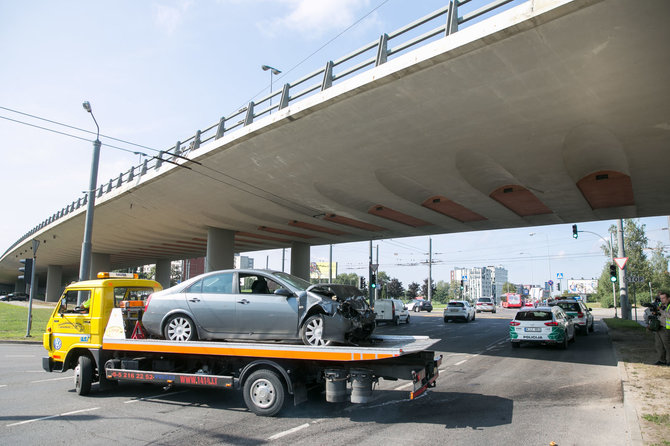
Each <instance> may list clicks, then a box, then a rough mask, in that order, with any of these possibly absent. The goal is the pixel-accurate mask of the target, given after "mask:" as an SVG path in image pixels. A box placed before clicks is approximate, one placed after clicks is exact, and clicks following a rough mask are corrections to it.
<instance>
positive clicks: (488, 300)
mask: <svg viewBox="0 0 670 446" xmlns="http://www.w3.org/2000/svg"><path fill="white" fill-rule="evenodd" d="M475 311H476V312H477V313H479V312H480V311H490V312H491V313H495V312H496V302H495V300H494V299H493V298H492V297H480V298H479V299H477V302H476V303H475Z"/></svg>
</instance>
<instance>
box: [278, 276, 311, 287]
mask: <svg viewBox="0 0 670 446" xmlns="http://www.w3.org/2000/svg"><path fill="white" fill-rule="evenodd" d="M274 275H275V276H276V277H278V278H280V279H281V280H283V281H284V282H286V283H288V284H289V285H291V286H292V287H293V288H295V289H296V290H298V291H305V290H307V288H309V287H310V286H312V284H311V283H309V282H308V281H306V280H304V279H301V278H300V277H296V276H294V275H291V274H288V273H282V272H276V273H274Z"/></svg>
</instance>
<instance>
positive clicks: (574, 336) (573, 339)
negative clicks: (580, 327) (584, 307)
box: [570, 330, 586, 344]
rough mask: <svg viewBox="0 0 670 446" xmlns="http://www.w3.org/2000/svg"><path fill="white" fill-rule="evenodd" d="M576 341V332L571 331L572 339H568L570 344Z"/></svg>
mask: <svg viewBox="0 0 670 446" xmlns="http://www.w3.org/2000/svg"><path fill="white" fill-rule="evenodd" d="M584 332H586V330H584ZM576 340H577V330H573V332H572V338H570V344H574V343H575V341H576Z"/></svg>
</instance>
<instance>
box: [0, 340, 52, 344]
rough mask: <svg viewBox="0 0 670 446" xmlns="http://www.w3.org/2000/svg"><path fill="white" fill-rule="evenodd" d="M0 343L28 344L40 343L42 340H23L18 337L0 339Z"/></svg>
mask: <svg viewBox="0 0 670 446" xmlns="http://www.w3.org/2000/svg"><path fill="white" fill-rule="evenodd" d="M0 344H28V345H42V341H38V340H34V341H33V340H25V341H22V340H20V339H0Z"/></svg>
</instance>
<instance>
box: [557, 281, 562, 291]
mask: <svg viewBox="0 0 670 446" xmlns="http://www.w3.org/2000/svg"><path fill="white" fill-rule="evenodd" d="M556 290H557V291H561V282H558V283H557V284H556Z"/></svg>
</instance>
